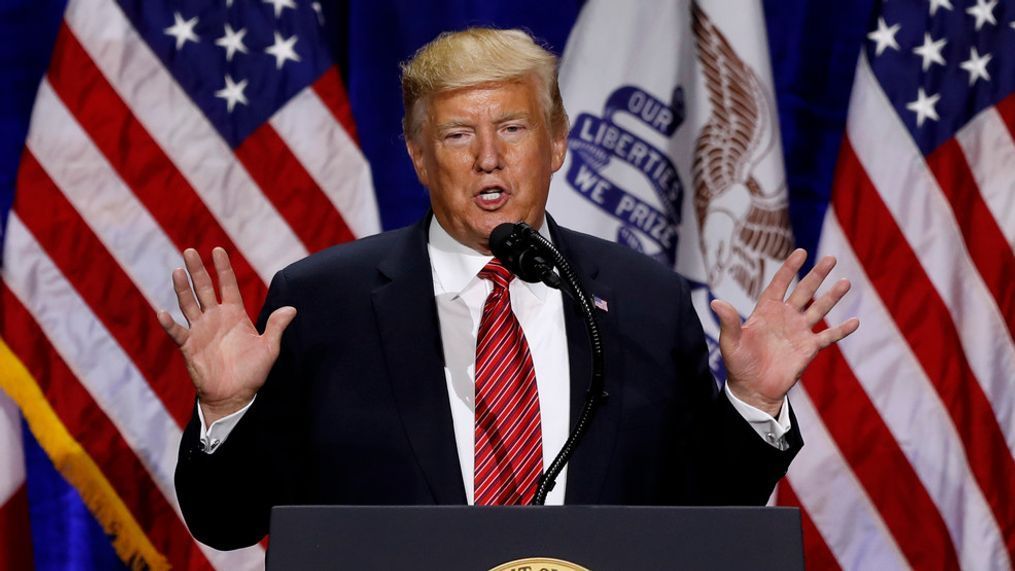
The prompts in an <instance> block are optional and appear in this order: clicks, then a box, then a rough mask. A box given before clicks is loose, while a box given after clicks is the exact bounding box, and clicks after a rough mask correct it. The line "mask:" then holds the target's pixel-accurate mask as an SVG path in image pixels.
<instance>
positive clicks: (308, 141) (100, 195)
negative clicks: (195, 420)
mask: <svg viewBox="0 0 1015 571" xmlns="http://www.w3.org/2000/svg"><path fill="white" fill-rule="evenodd" d="M321 23H322V11H321V7H320V5H319V4H317V3H316V2H309V1H306V0H265V1H263V2H262V1H234V0H223V1H216V2H207V1H204V0H178V1H168V0H144V1H142V0H120V1H116V0H71V1H70V3H69V5H68V7H67V11H66V13H65V15H64V21H63V25H62V27H61V29H60V31H59V35H58V38H57V43H56V47H55V49H54V54H53V58H52V61H51V63H50V67H49V71H48V73H47V74H46V77H45V79H44V81H43V82H42V85H41V86H40V88H39V91H38V95H37V99H36V103H35V107H34V111H33V116H32V122H31V128H30V132H29V136H28V140H27V143H26V146H25V150H24V155H23V158H22V161H21V165H20V171H19V174H18V182H17V189H16V196H15V204H14V207H13V209H12V211H11V213H10V217H9V220H8V224H7V228H6V232H5V235H4V267H3V273H2V288H0V309H2V320H0V337H2V343H0V363H2V365H3V371H4V374H3V375H0V386H2V388H3V389H4V390H5V391H6V392H7V393H8V394H10V395H11V397H12V398H13V399H14V401H15V402H17V404H18V405H19V406H20V408H21V411H22V414H23V415H24V417H25V420H26V422H27V424H28V426H29V427H30V428H31V430H32V432H33V434H34V436H35V437H36V439H37V440H38V441H39V443H40V444H41V446H42V448H43V449H44V450H45V451H46V452H47V453H48V454H49V456H50V457H51V458H52V460H53V462H54V465H55V466H56V467H57V469H58V470H59V471H60V472H61V474H63V476H64V477H65V478H66V479H67V480H68V481H70V482H71V483H72V484H73V485H74V486H75V487H76V488H77V489H78V491H79V492H80V494H81V496H82V498H83V499H84V501H85V503H86V504H87V505H88V507H89V508H90V509H91V511H92V512H93V514H94V515H95V516H96V519H97V520H98V521H99V523H100V524H101V525H102V526H103V528H104V529H105V530H106V531H107V532H108V533H109V534H110V535H111V536H112V540H113V545H114V548H115V549H116V551H117V553H118V554H119V556H120V557H121V558H122V559H123V560H124V561H125V562H128V563H129V564H131V565H132V566H138V567H151V568H165V567H166V566H167V565H172V566H173V567H177V568H183V569H203V568H209V567H215V568H222V569H243V568H256V567H259V566H261V565H263V555H264V551H263V549H262V548H261V547H260V546H254V547H253V548H249V549H246V550H241V551H237V552H230V553H221V552H216V551H214V550H212V549H209V548H207V547H205V546H202V545H199V544H197V543H196V542H195V541H194V540H193V539H192V538H191V536H190V534H189V533H188V531H187V529H186V527H185V525H184V523H183V520H182V519H181V516H180V511H179V506H178V504H177V500H176V497H175V491H174V488H173V472H174V469H175V464H176V454H177V447H178V443H179V440H180V436H181V432H182V427H183V426H184V425H185V423H186V422H187V420H188V419H189V417H190V414H191V410H192V407H193V404H194V393H193V388H192V387H191V386H189V384H188V383H187V380H186V379H187V374H186V371H185V370H184V366H183V361H182V359H181V357H180V356H179V354H178V352H177V350H176V348H175V346H174V345H173V343H172V342H171V341H170V340H169V338H168V337H167V336H166V335H165V334H164V333H163V332H162V330H161V328H160V327H159V325H158V323H157V321H156V320H155V310H156V309H157V308H166V309H170V310H171V311H172V312H173V314H174V317H175V318H176V320H177V321H178V322H181V323H184V322H185V321H184V320H183V317H182V315H181V314H180V313H179V310H178V308H176V302H175V296H174V293H173V289H172V285H171V283H170V279H169V272H170V270H172V268H174V267H179V266H182V258H181V256H180V254H179V252H180V251H181V250H182V249H183V248H185V247H188V246H195V247H197V248H198V249H199V251H201V252H202V253H203V254H204V255H206V256H207V255H208V254H209V252H210V250H211V248H212V247H214V246H224V247H225V248H226V249H227V250H229V251H230V253H231V257H232V260H233V265H234V267H235V268H236V269H237V274H238V279H239V283H240V287H241V290H242V292H243V294H244V301H245V303H246V305H247V308H248V310H249V311H250V312H251V313H252V314H255V313H256V311H257V309H258V308H259V306H260V304H261V302H262V300H263V296H264V293H265V292H266V283H267V281H268V280H270V278H271V276H272V275H273V274H274V273H275V272H276V271H277V270H278V269H280V268H282V267H283V266H285V265H286V264H288V263H290V262H292V261H295V260H297V259H299V258H302V257H304V256H306V255H307V254H308V253H310V252H313V251H316V250H319V249H321V248H323V247H325V246H328V245H331V244H334V243H338V242H343V241H347V240H350V239H353V238H355V237H359V236H363V235H366V234H371V233H374V232H377V231H379V229H380V223H379V218H378V212H377V206H376V203H375V199H374V195H373V190H372V183H371V178H370V171H369V168H368V165H367V163H366V161H365V159H364V157H363V155H362V154H361V153H360V151H359V149H358V147H357V144H356V138H355V137H356V136H355V129H354V127H353V122H352V116H351V113H350V109H349V105H348V101H347V99H346V96H345V93H344V88H343V86H342V83H341V80H340V76H339V73H338V71H337V69H336V68H335V66H334V65H333V64H332V62H331V59H330V57H329V55H328V52H327V50H326V47H325V45H324V42H323V38H322V37H321Z"/></svg>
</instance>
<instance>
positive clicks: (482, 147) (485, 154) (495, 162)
mask: <svg viewBox="0 0 1015 571" xmlns="http://www.w3.org/2000/svg"><path fill="white" fill-rule="evenodd" d="M476 144H477V145H478V148H477V149H476V170H477V171H480V172H494V171H496V170H500V169H501V168H502V167H503V166H504V165H503V162H502V161H503V157H502V153H501V148H500V141H498V140H497V135H496V133H494V132H490V131H486V132H480V133H478V134H477V136H476Z"/></svg>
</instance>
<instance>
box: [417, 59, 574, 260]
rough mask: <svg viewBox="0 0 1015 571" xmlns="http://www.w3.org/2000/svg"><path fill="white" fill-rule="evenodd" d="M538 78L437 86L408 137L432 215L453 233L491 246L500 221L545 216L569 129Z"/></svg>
mask: <svg viewBox="0 0 1015 571" xmlns="http://www.w3.org/2000/svg"><path fill="white" fill-rule="evenodd" d="M537 89H538V88H537V83H536V81H535V80H534V79H533V78H531V77H530V78H527V79H525V80H519V81H513V82H504V83H496V84H489V85H484V86H481V87H473V88H465V89H458V90H454V91H449V92H445V93H439V94H437V95H435V96H434V97H432V98H431V100H430V104H429V106H428V107H429V108H428V109H427V110H426V114H425V115H424V117H423V121H422V125H421V128H420V130H419V132H418V133H417V134H416V135H415V137H413V138H412V139H411V140H409V141H408V144H407V146H408V149H409V155H410V156H411V157H412V163H413V166H414V167H415V168H416V174H417V175H418V176H419V180H420V182H422V183H423V186H425V187H427V189H429V191H430V204H431V205H432V206H433V211H434V216H436V217H437V220H438V221H439V222H440V224H441V226H443V227H444V229H445V230H447V231H448V233H449V234H451V236H452V237H453V238H455V240H457V241H459V242H461V243H462V244H465V245H466V246H469V247H471V248H473V249H475V250H478V251H480V252H484V253H489V249H490V248H489V246H488V244H487V241H488V238H489V236H490V232H491V231H492V230H493V229H494V228H495V227H497V225H498V224H502V223H504V222H519V221H522V220H524V221H525V222H528V223H529V224H530V225H531V226H533V227H536V228H538V227H539V226H541V225H542V223H543V214H544V212H545V208H546V198H547V195H548V194H549V191H550V176H551V175H552V174H553V173H554V172H555V171H556V170H557V169H559V168H560V166H561V164H562V163H563V162H564V152H565V150H566V148H567V139H566V133H552V132H551V127H550V125H548V124H547V122H546V118H545V115H544V113H543V110H542V108H541V106H540V104H539V95H538V91H537Z"/></svg>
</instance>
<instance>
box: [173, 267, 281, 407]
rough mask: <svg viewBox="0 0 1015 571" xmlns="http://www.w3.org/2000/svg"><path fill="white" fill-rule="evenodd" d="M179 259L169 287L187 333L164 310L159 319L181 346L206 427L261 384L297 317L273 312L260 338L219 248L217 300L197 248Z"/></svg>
mask: <svg viewBox="0 0 1015 571" xmlns="http://www.w3.org/2000/svg"><path fill="white" fill-rule="evenodd" d="M183 260H184V263H185V264H186V271H184V269H183V268H177V269H175V270H173V289H175V290H176V299H177V301H178V302H179V304H180V311H182V312H183V315H184V317H186V318H187V322H188V323H189V324H190V329H187V328H186V327H183V326H182V325H180V324H179V323H176V321H174V320H173V318H172V316H171V315H170V314H169V312H168V311H166V310H159V312H158V320H159V324H160V325H162V328H163V329H165V331H166V333H168V334H169V336H170V337H171V338H172V339H173V341H175V342H176V344H177V345H178V346H179V347H180V352H182V353H183V358H184V360H185V361H186V363H187V371H188V372H189V373H190V378H191V380H192V381H193V382H194V388H195V389H197V396H198V399H199V401H200V403H201V412H202V413H203V414H204V419H205V422H207V423H208V424H211V423H212V422H215V421H216V420H218V419H219V418H222V417H223V416H226V415H229V414H232V413H233V412H236V411H237V410H239V409H241V408H243V407H244V406H246V404H247V403H249V402H250V401H251V400H252V399H253V398H254V395H255V394H256V393H257V391H258V390H259V389H260V388H261V386H262V385H264V381H265V380H266V379H267V378H268V372H269V371H270V370H271V367H272V365H273V364H274V363H275V360H276V359H277V358H278V354H279V345H280V343H281V340H282V332H283V331H285V328H286V327H287V326H288V325H289V324H290V323H291V322H292V320H293V318H295V317H296V308H294V307H290V306H286V307H280V308H278V309H276V310H275V311H274V312H273V313H272V314H271V315H270V316H269V317H268V323H267V325H266V327H265V330H264V334H263V335H260V334H258V332H257V329H256V328H255V327H254V324H253V323H252V322H251V321H250V317H249V316H248V315H247V312H246V310H245V309H244V307H243V299H242V298H241V296H240V289H239V286H238V285H237V284H236V274H234V273H233V268H232V266H231V265H230V263H229V255H228V254H226V251H225V250H224V249H222V248H215V249H214V250H212V260H213V261H214V263H215V272H216V273H217V275H218V282H219V287H220V290H221V292H220V293H221V295H220V296H216V294H215V286H214V284H213V283H212V279H211V276H210V275H208V272H207V270H205V267H204V262H203V261H202V260H201V256H200V255H199V254H198V253H197V250H194V249H193V248H188V249H186V250H184V252H183ZM188 274H189V275H190V279H189V280H188V279H187V276H188ZM191 282H193V290H191ZM195 294H196V295H195ZM220 298H221V302H220V301H219V299H220Z"/></svg>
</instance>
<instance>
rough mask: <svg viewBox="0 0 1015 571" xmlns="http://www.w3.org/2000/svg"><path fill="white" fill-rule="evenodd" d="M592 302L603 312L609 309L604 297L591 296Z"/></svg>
mask: <svg viewBox="0 0 1015 571" xmlns="http://www.w3.org/2000/svg"><path fill="white" fill-rule="evenodd" d="M592 303H594V304H595V306H596V307H598V308H599V309H600V310H601V311H603V312H608V311H610V305H609V304H608V303H606V300H605V299H603V298H601V297H599V296H598V295H593V296H592Z"/></svg>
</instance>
